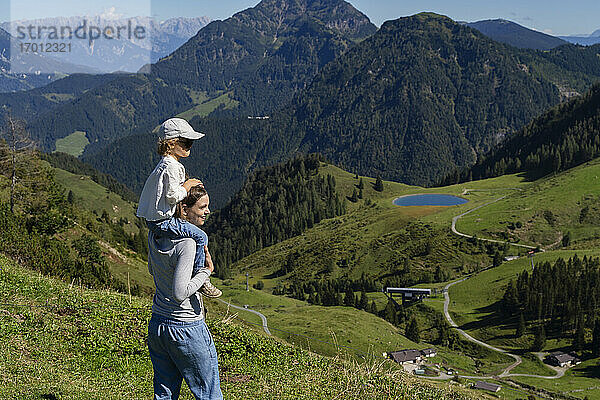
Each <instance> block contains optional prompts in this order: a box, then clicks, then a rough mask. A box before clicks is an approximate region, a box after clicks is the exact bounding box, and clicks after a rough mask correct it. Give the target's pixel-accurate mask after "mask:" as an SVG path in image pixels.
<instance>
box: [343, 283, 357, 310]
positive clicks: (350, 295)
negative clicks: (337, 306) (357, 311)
mask: <svg viewBox="0 0 600 400" xmlns="http://www.w3.org/2000/svg"><path fill="white" fill-rule="evenodd" d="M344 305H345V306H347V307H354V306H355V305H356V296H355V295H354V292H353V291H352V287H350V286H349V287H348V290H346V295H345V297H344Z"/></svg>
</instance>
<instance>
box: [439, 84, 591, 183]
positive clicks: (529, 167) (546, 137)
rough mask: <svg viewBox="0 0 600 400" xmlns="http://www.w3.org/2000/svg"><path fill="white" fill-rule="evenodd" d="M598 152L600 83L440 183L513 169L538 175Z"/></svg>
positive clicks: (588, 157) (536, 120) (531, 175)
mask: <svg viewBox="0 0 600 400" xmlns="http://www.w3.org/2000/svg"><path fill="white" fill-rule="evenodd" d="M599 155H600V84H596V85H594V86H593V87H592V88H591V89H590V90H589V91H588V92H587V93H586V94H585V95H583V96H580V97H578V98H576V99H574V100H572V101H570V102H568V103H563V104H561V105H559V106H556V107H554V108H552V109H550V110H549V111H547V112H546V113H544V114H543V115H541V116H540V117H538V118H536V119H534V120H533V121H532V122H531V123H529V124H528V125H527V126H525V127H524V128H523V129H522V130H521V131H519V132H518V133H517V134H515V135H513V136H512V137H510V138H508V139H507V140H506V141H504V142H503V143H502V144H501V145H500V146H499V147H498V148H497V149H494V150H493V151H491V152H490V153H489V154H486V155H485V156H484V157H482V158H481V159H480V160H479V161H478V162H477V163H476V164H475V165H473V166H472V168H469V169H465V170H463V171H462V172H458V171H455V172H454V173H453V174H450V175H449V176H448V177H447V179H445V180H444V182H443V183H450V182H458V181H465V180H470V179H481V178H488V177H494V176H500V175H504V174H511V173H516V172H527V174H528V175H529V176H530V177H532V178H535V177H539V176H542V175H546V174H549V173H553V172H559V171H562V170H566V169H569V168H571V167H574V166H577V165H579V164H582V163H584V162H586V161H589V160H592V159H593V158H596V157H598V156H599Z"/></svg>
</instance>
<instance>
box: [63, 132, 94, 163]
mask: <svg viewBox="0 0 600 400" xmlns="http://www.w3.org/2000/svg"><path fill="white" fill-rule="evenodd" d="M88 144H90V141H89V140H88V138H87V136H86V135H85V132H82V131H75V132H73V133H71V134H70V135H69V136H66V137H64V138H62V139H58V140H57V141H56V143H55V146H56V151H60V152H62V153H67V154H70V155H72V156H75V157H79V156H80V155H82V154H83V150H84V149H85V146H87V145H88Z"/></svg>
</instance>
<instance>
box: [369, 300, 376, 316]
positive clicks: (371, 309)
mask: <svg viewBox="0 0 600 400" xmlns="http://www.w3.org/2000/svg"><path fill="white" fill-rule="evenodd" d="M369 312H370V313H371V314H374V315H377V304H375V300H371V303H369Z"/></svg>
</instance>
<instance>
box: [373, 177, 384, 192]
mask: <svg viewBox="0 0 600 400" xmlns="http://www.w3.org/2000/svg"><path fill="white" fill-rule="evenodd" d="M373 189H375V190H377V191H378V192H383V180H382V179H381V175H377V180H376V181H375V186H374V187H373Z"/></svg>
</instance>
